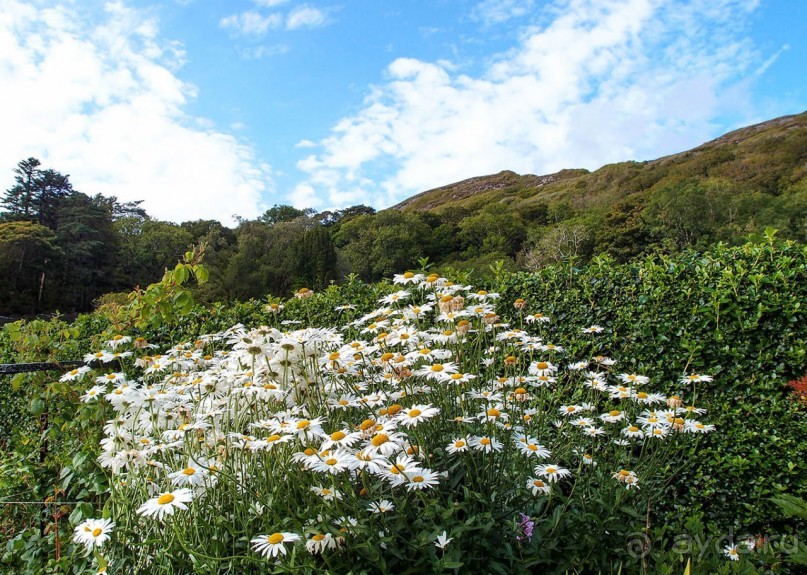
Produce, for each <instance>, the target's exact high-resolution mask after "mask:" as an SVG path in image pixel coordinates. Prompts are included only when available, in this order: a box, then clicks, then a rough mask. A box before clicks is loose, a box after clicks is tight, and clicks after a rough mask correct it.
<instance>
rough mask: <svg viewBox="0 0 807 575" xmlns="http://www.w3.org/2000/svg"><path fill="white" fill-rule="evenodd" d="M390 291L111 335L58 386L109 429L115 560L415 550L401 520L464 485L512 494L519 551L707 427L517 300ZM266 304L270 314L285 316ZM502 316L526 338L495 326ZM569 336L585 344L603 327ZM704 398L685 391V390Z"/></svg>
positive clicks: (406, 277) (310, 557)
mask: <svg viewBox="0 0 807 575" xmlns="http://www.w3.org/2000/svg"><path fill="white" fill-rule="evenodd" d="M393 282H394V283H395V284H397V288H396V289H397V291H395V292H393V293H391V294H390V295H388V296H385V297H384V298H382V299H381V300H380V301H379V302H378V304H379V306H378V307H377V308H376V309H374V310H371V311H369V312H367V313H364V314H363V315H361V317H359V318H358V319H356V320H354V321H351V322H349V323H347V324H346V325H340V326H329V327H321V328H305V329H294V330H292V329H287V330H280V329H277V328H274V327H266V326H260V327H255V328H247V327H246V326H243V325H240V324H239V325H235V326H232V327H231V328H229V329H227V330H225V331H223V332H220V333H215V334H207V335H201V336H199V337H198V339H196V340H195V341H193V342H184V343H179V344H176V345H174V346H172V347H171V348H169V349H166V350H163V351H162V352H160V353H158V352H157V351H156V350H155V349H154V348H153V347H151V346H149V345H148V344H146V343H145V342H143V341H139V342H138V341H136V340H132V339H131V338H130V337H128V336H123V335H122V336H120V337H117V336H116V337H115V338H112V339H111V340H109V341H107V345H106V348H105V349H102V350H99V351H97V352H94V353H91V354H88V355H87V357H85V361H87V362H89V363H91V364H92V365H93V366H94V367H95V369H94V370H92V373H91V370H89V369H78V370H74V371H73V372H70V373H69V374H66V375H65V378H70V379H71V380H75V381H86V382H87V384H88V387H87V390H86V392H85V393H84V394H83V395H82V401H87V402H91V401H104V402H107V403H108V404H109V406H110V408H111V412H112V413H113V416H112V418H111V419H110V420H109V421H108V422H107V423H106V425H105V427H104V432H105V436H104V439H103V440H102V442H101V446H100V447H101V455H100V457H99V462H100V464H101V465H102V466H103V467H104V468H106V469H107V470H108V471H109V473H110V475H111V476H112V481H111V484H112V488H111V499H112V503H113V505H112V507H113V508H114V509H116V510H117V512H118V514H117V515H115V522H116V523H117V524H118V529H121V530H122V531H125V532H126V537H127V538H128V541H130V542H131V541H139V543H138V544H137V545H130V546H129V548H128V551H121V553H125V552H129V553H134V554H139V556H138V557H139V558H138V561H143V562H146V563H148V561H150V559H149V558H150V557H153V556H154V554H155V553H157V552H160V553H162V552H163V551H165V550H164V549H159V545H160V542H162V543H165V544H166V545H168V544H172V545H173V544H174V543H176V547H175V548H174V549H173V550H172V553H174V554H175V555H177V556H185V557H188V558H189V560H193V561H201V560H207V559H209V558H210V557H214V558H215V557H216V556H226V557H229V560H234V558H235V559H238V558H242V559H243V561H244V562H245V563H244V564H250V565H251V564H254V562H255V561H256V560H267V561H273V562H277V561H281V562H282V561H292V562H293V561H298V562H299V561H300V560H301V559H299V557H300V556H303V557H307V559H305V561H309V562H312V563H311V564H312V565H318V563H316V561H318V560H319V559H318V558H323V559H322V560H323V561H324V560H325V559H326V558H327V557H330V556H334V557H335V556H341V555H343V554H344V556H345V557H350V554H351V553H364V552H365V550H366V549H367V545H368V544H373V543H372V542H375V544H374V545H375V549H379V550H382V551H383V550H384V549H385V548H388V547H390V546H391V545H395V546H396V547H400V546H402V545H403V546H405V545H408V544H410V540H413V539H414V535H412V534H407V531H406V529H407V521H408V520H407V519H406V518H410V519H411V518H415V517H418V516H419V515H420V514H421V511H422V510H423V509H424V508H425V506H427V505H430V502H431V501H451V500H453V499H454V498H455V497H456V493H457V492H458V491H461V489H460V487H459V486H462V487H463V488H465V489H468V490H471V491H474V492H476V493H480V494H483V495H484V497H481V499H480V500H486V499H492V498H491V496H490V494H491V493H495V492H499V493H509V494H513V495H511V496H510V497H512V498H513V500H512V502H511V503H510V504H511V505H512V509H513V514H512V517H513V518H514V520H513V521H512V522H511V523H512V524H513V525H517V526H518V527H517V529H516V531H514V533H513V539H514V540H515V541H517V542H518V541H526V540H529V539H531V538H532V532H533V529H538V528H539V527H538V523H536V522H535V521H534V520H533V519H530V518H528V517H527V516H526V515H524V514H523V513H521V514H520V515H519V516H518V517H521V519H516V517H517V513H518V511H517V510H523V509H527V508H528V507H529V506H534V505H536V502H537V501H544V502H545V503H546V505H551V504H552V503H553V502H554V501H555V500H556V499H558V498H563V497H569V496H572V493H573V491H574V486H575V484H576V483H577V482H588V483H590V484H594V483H598V482H600V483H601V479H600V478H605V479H604V480H605V482H606V484H607V485H610V486H611V487H612V488H613V489H614V490H615V491H619V492H620V493H622V494H623V495H622V496H626V497H627V496H629V495H628V494H625V491H627V492H631V493H632V492H634V491H636V490H639V489H640V488H641V489H644V488H645V486H647V485H652V484H653V482H654V481H655V480H656V478H655V475H654V474H656V473H657V469H658V465H657V462H658V461H659V460H660V459H663V458H664V457H665V455H664V454H665V451H664V450H665V449H672V448H669V447H668V446H670V445H672V444H674V442H675V441H677V439H678V438H679V437H682V436H686V435H691V434H701V433H709V432H711V431H713V430H714V426H712V425H710V424H707V423H703V422H702V421H701V416H702V415H703V414H704V410H703V409H701V408H699V407H696V406H694V405H685V403H684V402H683V400H682V399H681V398H680V397H679V396H667V395H665V394H663V393H659V392H657V391H654V390H653V389H652V387H653V386H652V380H651V377H650V375H649V374H639V373H626V372H622V371H621V370H620V369H619V362H618V360H617V359H615V358H611V357H608V356H605V355H592V356H591V357H568V356H567V353H566V349H565V347H564V346H563V345H559V342H553V341H547V340H545V339H544V337H542V336H540V335H537V334H536V333H535V330H538V329H540V330H541V333H544V334H546V333H550V332H549V331H548V330H549V327H551V321H550V318H549V317H547V316H545V315H543V314H542V313H539V312H537V311H533V310H529V309H528V308H529V305H530V303H529V302H528V301H526V300H524V299H519V300H517V301H516V302H510V303H509V304H507V303H504V304H503V308H502V311H501V312H500V311H498V310H497V305H498V304H500V303H502V302H501V301H500V296H499V294H496V293H489V292H487V291H485V290H475V289H474V288H473V287H472V286H468V285H459V284H454V283H452V282H450V281H447V280H446V279H444V278H441V277H440V276H438V275H436V274H431V275H426V274H418V273H412V272H408V273H405V274H401V275H396V276H395V277H394V279H393ZM295 297H297V298H300V299H308V298H311V297H314V296H313V294H312V292H310V290H300V291H298V292H297V293H296V294H295ZM273 305H275V306H276V307H274V308H272V309H268V310H267V313H270V314H276V313H278V312H279V310H280V309H282V306H281V305H280V304H273ZM303 305H305V303H304V304H303ZM508 307H509V310H512V309H515V310H516V313H517V314H518V317H519V318H520V319H521V320H526V327H525V326H524V325H523V323H521V322H519V326H518V327H516V326H515V325H510V324H508V323H502V322H501V317H502V315H503V314H504V313H509V310H508V309H507V308H508ZM352 308H353V306H352V305H351V304H349V303H347V304H345V305H344V306H340V309H352ZM281 325H282V324H281ZM288 325H293V324H288ZM580 331H581V333H582V334H583V335H584V336H585V337H590V338H593V341H594V342H595V343H596V341H597V340H596V338H597V337H598V336H599V334H601V333H602V332H604V331H605V329H604V328H603V327H601V326H598V325H592V326H585V327H581V328H580ZM119 360H120V361H123V360H129V361H133V364H134V365H133V368H132V369H126V370H121V369H120V367H119V366H120V365H121V363H120V361H119ZM110 365H114V366H115V368H116V369H115V370H113V369H108V367H109V366H110ZM709 381H711V377H709V376H706V375H702V374H692V375H684V376H682V378H681V384H682V385H683V387H684V388H685V389H684V391H682V393H685V392H686V390H687V389H688V387H689V385H690V384H695V383H701V382H704V383H707V382H709ZM609 482H610V483H609ZM525 518H526V519H525ZM93 521H96V520H88V521H86V522H85V523H83V524H82V525H80V526H79V528H78V529H77V531H76V535H75V538H76V541H77V542H79V543H82V544H84V545H85V546H87V548H88V549H90V548H94V547H100V546H101V545H103V544H104V543H105V542H106V541H107V539H108V538H109V533H110V531H111V529H112V527H113V526H114V524H113V523H112V522H111V521H109V522H108V523H93ZM98 521H106V520H98ZM525 521H527V522H528V523H525ZM527 527H529V529H527ZM432 533H433V534H439V536H438V535H431V536H430V537H431V538H430V539H429V541H432V542H434V543H435V545H436V546H437V547H438V548H439V550H440V551H441V555H440V559H441V560H442V553H445V554H450V553H453V552H454V550H456V553H461V546H462V539H463V538H462V536H461V535H455V536H454V537H448V531H446V529H445V528H444V526H442V525H440V524H439V523H436V524H434V525H433V531H432ZM435 537H436V539H435ZM368 542H370V543H368ZM450 542H451V543H452V544H451V545H449V543H450ZM347 560H349V559H347Z"/></svg>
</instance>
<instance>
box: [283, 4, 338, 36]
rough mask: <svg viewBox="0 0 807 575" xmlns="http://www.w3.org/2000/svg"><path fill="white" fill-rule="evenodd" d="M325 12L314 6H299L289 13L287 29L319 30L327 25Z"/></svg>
mask: <svg viewBox="0 0 807 575" xmlns="http://www.w3.org/2000/svg"><path fill="white" fill-rule="evenodd" d="M327 21H328V19H327V17H326V16H325V12H323V11H322V10H319V9H317V8H313V7H312V6H306V5H303V6H298V7H296V8H294V9H293V10H292V11H291V12H289V15H288V17H287V18H286V28H287V29H289V30H296V29H298V28H318V27H320V26H323V25H325V24H326V23H327Z"/></svg>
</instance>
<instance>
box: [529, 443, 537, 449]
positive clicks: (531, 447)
mask: <svg viewBox="0 0 807 575" xmlns="http://www.w3.org/2000/svg"><path fill="white" fill-rule="evenodd" d="M527 449H529V450H530V451H538V446H537V445H535V444H534V443H530V444H528V445H527Z"/></svg>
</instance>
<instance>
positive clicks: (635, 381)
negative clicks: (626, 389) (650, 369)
mask: <svg viewBox="0 0 807 575" xmlns="http://www.w3.org/2000/svg"><path fill="white" fill-rule="evenodd" d="M617 377H618V378H619V380H620V381H621V382H623V383H626V384H628V385H644V384H646V383H648V382H649V381H650V378H649V377H647V376H646V375H637V374H635V373H620V374H619V375H618V376H617Z"/></svg>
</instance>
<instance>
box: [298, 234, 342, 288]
mask: <svg viewBox="0 0 807 575" xmlns="http://www.w3.org/2000/svg"><path fill="white" fill-rule="evenodd" d="M334 279H336V250H335V249H334V247H333V242H332V241H331V236H330V234H329V233H328V230H326V229H325V228H324V227H323V226H316V227H313V228H311V229H310V230H306V231H305V232H304V233H303V236H302V238H301V239H300V242H299V244H298V245H297V269H296V273H295V283H297V284H299V286H297V287H307V288H310V289H313V290H321V289H323V288H325V287H326V286H327V285H328V283H329V282H330V281H331V280H334Z"/></svg>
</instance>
